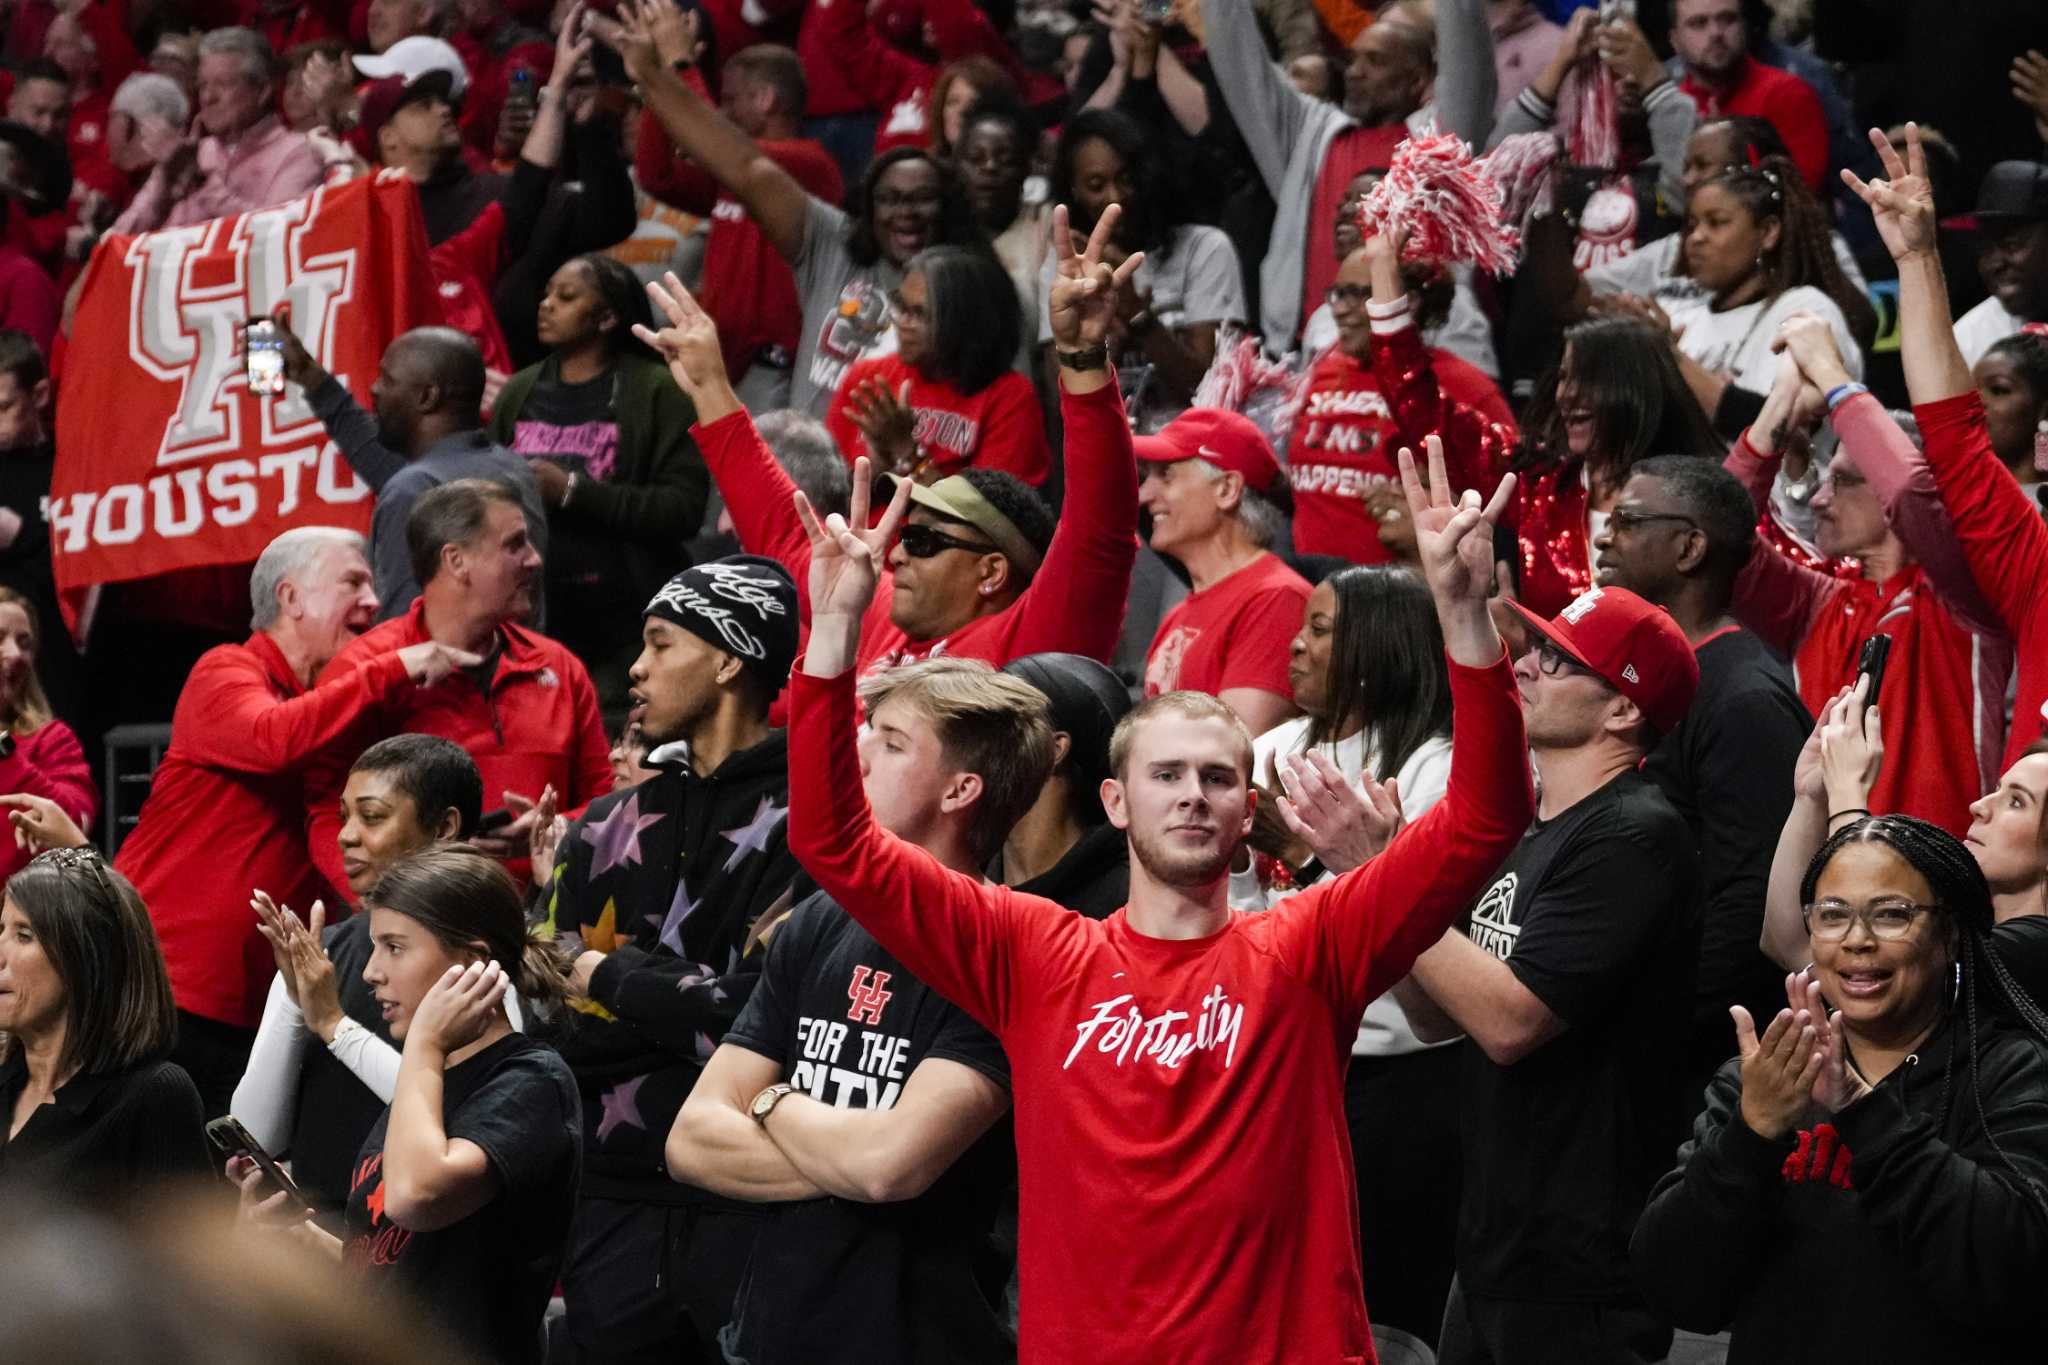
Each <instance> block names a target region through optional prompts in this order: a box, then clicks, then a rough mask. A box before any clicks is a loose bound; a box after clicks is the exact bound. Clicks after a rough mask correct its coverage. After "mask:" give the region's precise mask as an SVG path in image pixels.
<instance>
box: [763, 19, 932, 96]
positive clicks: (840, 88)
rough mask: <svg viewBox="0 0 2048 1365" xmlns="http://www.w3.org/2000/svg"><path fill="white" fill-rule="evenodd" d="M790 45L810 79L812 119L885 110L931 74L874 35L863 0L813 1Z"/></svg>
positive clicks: (919, 86)
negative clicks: (795, 49) (795, 50)
mask: <svg viewBox="0 0 2048 1365" xmlns="http://www.w3.org/2000/svg"><path fill="white" fill-rule="evenodd" d="M796 47H797V55H798V56H800V57H801V58H802V59H803V64H804V72H805V74H806V75H808V76H809V77H810V81H811V98H810V105H809V113H810V116H811V117H812V118H824V117H827V116H829V115H832V114H848V113H856V112H864V111H867V110H878V109H887V108H888V107H889V106H890V105H892V104H894V103H896V101H897V100H899V99H901V98H903V96H904V94H905V93H906V92H908V91H913V90H917V89H920V88H922V87H923V86H925V85H927V84H929V83H930V82H931V79H932V76H933V75H934V74H935V73H934V72H933V70H932V68H930V67H928V66H926V65H925V64H924V63H923V62H920V61H917V60H915V59H913V58H911V57H909V56H906V55H905V54H903V53H901V52H898V51H897V50H896V49H895V48H893V47H890V46H889V45H888V44H887V43H885V42H883V41H882V40H881V39H880V38H879V37H877V36H876V35H875V31H874V29H873V28H871V27H870V26H869V24H868V16H867V6H866V4H865V3H864V0H818V3H817V4H814V5H812V6H811V12H810V13H809V14H807V15H806V16H804V23H803V28H802V29H801V30H800V32H799V33H798V36H797V44H796Z"/></svg>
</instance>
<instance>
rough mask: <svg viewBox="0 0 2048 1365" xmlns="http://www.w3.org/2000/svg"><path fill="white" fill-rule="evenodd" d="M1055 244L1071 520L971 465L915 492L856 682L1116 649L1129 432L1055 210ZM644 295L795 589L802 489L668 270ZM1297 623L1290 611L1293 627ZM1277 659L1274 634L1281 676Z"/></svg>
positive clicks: (672, 360)
mask: <svg viewBox="0 0 2048 1365" xmlns="http://www.w3.org/2000/svg"><path fill="white" fill-rule="evenodd" d="M1117 217H1118V212H1117V211H1116V210H1115V209H1114V208H1112V209H1111V210H1109V211H1107V212H1105V213H1104V214H1103V215H1102V219H1101V221H1100V222H1099V223H1097V224H1096V228H1095V232H1094V235H1093V236H1092V237H1091V238H1090V243H1089V249H1090V250H1091V251H1093V252H1096V253H1098V255H1099V253H1100V251H1101V249H1102V247H1103V245H1104V244H1105V243H1107V242H1108V240H1109V234H1110V233H1111V232H1113V231H1114V230H1115V226H1116V220H1117ZM1053 245H1054V248H1055V250H1056V251H1058V253H1059V255H1060V261H1061V263H1060V266H1059V267H1058V269H1059V271H1060V274H1059V275H1057V276H1056V277H1055V280H1054V283H1053V291H1052V297H1051V301H1050V305H1049V306H1050V308H1051V317H1052V328H1053V337H1054V344H1055V348H1056V349H1057V350H1059V351H1060V352H1062V353H1063V358H1062V360H1061V366H1062V373H1063V374H1066V375H1068V376H1069V378H1071V379H1073V382H1068V383H1062V385H1061V386H1060V411H1061V413H1062V416H1063V419H1064V422H1065V427H1066V442H1065V447H1066V459H1067V471H1066V472H1067V496H1066V502H1065V506H1064V513H1065V514H1064V515H1063V516H1062V517H1061V518H1060V519H1059V521H1058V523H1057V524H1055V523H1054V520H1053V516H1052V513H1051V511H1050V510H1048V509H1047V508H1046V506H1045V504H1044V502H1043V501H1042V500H1040V498H1039V497H1038V495H1037V494H1036V493H1034V492H1032V491H1031V489H1030V488H1029V487H1028V486H1026V485H1025V484H1024V483H1022V482H1021V481H1020V480H1018V479H1016V478H1014V477H1012V476H1011V475H1008V474H1003V473H1000V472H996V471H990V470H970V471H968V472H967V473H965V474H957V475H954V476H953V477H951V478H947V479H941V480H940V481H939V482H938V483H935V484H933V485H931V486H930V487H928V488H927V487H922V486H919V487H915V488H913V490H912V492H911V495H910V496H911V497H912V499H913V500H914V501H915V502H916V504H917V505H916V506H915V507H914V508H913V509H912V510H911V513H910V520H909V523H908V524H907V525H906V526H905V528H904V534H903V539H902V543H901V544H899V545H898V546H897V547H896V548H895V549H893V550H891V551H890V552H889V555H888V567H889V572H888V573H887V574H885V575H884V576H883V579H882V586H881V588H880V589H879V590H878V591H877V592H876V594H875V598H874V601H873V603H872V604H870V607H869V611H868V621H867V624H866V629H865V630H864V631H863V632H862V639H861V661H860V662H861V672H862V673H863V674H866V673H869V672H872V671H875V670H877V669H881V668H887V667H889V666H891V665H893V664H898V663H908V662H910V661H912V660H915V659H922V658H927V657H930V656H934V655H939V654H949V655H953V656H956V657H959V658H967V659H986V660H987V661H988V662H990V663H992V664H996V665H998V666H1000V665H1002V664H1005V663H1008V662H1009V661H1010V660H1012V659H1016V658H1021V657H1022V656H1024V655H1026V654H1043V653H1055V652H1058V653H1068V654H1083V655H1086V656H1087V657H1089V658H1091V659H1097V660H1106V659H1107V658H1108V657H1109V653H1110V651H1111V650H1112V649H1114V648H1115V646H1116V638H1117V632H1118V630H1119V629H1120V628H1121V627H1122V625H1123V606H1124V599H1125V598H1126V597H1127V596H1128V595H1129V593H1130V587H1131V565H1132V563H1133V562H1134V561H1135V560H1136V559H1137V554H1138V545H1137V538H1136V528H1137V523H1138V496H1137V494H1138V488H1137V478H1136V467H1135V465H1134V464H1133V462H1132V458H1131V429H1130V425H1129V424H1128V423H1127V422H1126V421H1125V420H1124V408H1123V399H1122V397H1121V396H1120V395H1119V394H1118V392H1117V386H1116V385H1115V384H1114V383H1113V382H1110V381H1111V380H1113V379H1114V377H1115V376H1114V374H1113V373H1112V371H1111V370H1110V368H1109V359H1108V352H1107V350H1106V349H1105V348H1104V347H1102V346H1101V345H1100V344H1099V343H1100V337H1095V338H1094V339H1093V340H1084V337H1083V332H1082V330H1081V316H1080V314H1079V312H1078V311H1077V309H1076V304H1077V303H1078V302H1081V301H1085V300H1086V299H1087V298H1088V297H1089V295H1088V294H1087V293H1086V292H1085V290H1083V289H1082V288H1081V287H1080V284H1079V281H1080V279H1081V275H1080V268H1081V267H1080V262H1081V259H1082V258H1080V257H1077V256H1076V255H1075V254H1074V249H1073V243H1072V241H1071V239H1070V238H1069V237H1068V236H1067V225H1066V217H1065V211H1064V210H1056V211H1055V214H1054V228H1053ZM1144 259H1145V256H1144V253H1143V252H1138V253H1135V254H1133V255H1132V256H1131V257H1129V258H1128V259H1127V260H1126V261H1125V262H1124V264H1123V265H1121V266H1118V267H1117V275H1118V277H1119V279H1127V278H1129V275H1130V273H1131V272H1132V271H1134V270H1135V269H1136V268H1137V267H1136V265H1135V264H1133V263H1134V262H1142V261H1143V260H1144ZM648 293H649V294H650V295H651V296H653V298H654V300H655V302H656V303H657V304H658V305H659V306H660V308H661V309H662V310H663V311H664V312H665V313H666V314H667V316H668V320H669V323H670V325H669V326H668V327H665V328H663V329H662V330H661V331H660V332H658V333H656V332H645V333H642V334H641V340H643V341H645V342H647V344H649V345H650V346H654V347H655V348H657V349H658V350H659V351H661V353H662V354H663V356H664V357H666V359H667V360H668V366H669V373H670V374H671V375H673V376H675V380H676V383H677V384H678V385H680V386H681V387H682V389H683V391H684V392H685V393H687V394H689V396H690V401H691V402H693V403H695V404H696V405H697V425H696V426H695V427H693V428H692V429H691V435H693V436H695V437H696V439H697V448H698V449H699V450H701V451H703V452H704V462H705V463H706V464H707V465H709V466H710V467H711V476H712V477H713V478H714V479H716V480H717V481H718V488H719V491H720V492H721V493H723V494H724V495H725V505H726V510H727V511H728V512H729V513H730V514H731V516H732V521H733V526H734V528H735V529H736V530H737V531H738V533H739V538H740V545H741V546H742V548H744V549H745V550H746V551H747V553H749V554H757V555H766V556H768V557H769V558H771V559H779V560H781V561H782V562H783V564H784V565H785V566H787V567H788V568H789V570H790V574H791V576H792V577H794V578H796V579H797V581H798V582H802V581H803V575H804V574H805V573H807V572H809V563H810V555H809V549H808V544H809V542H808V540H807V539H806V537H805V535H804V530H803V525H802V523H801V522H799V521H798V520H797V516H796V513H795V511H794V510H793V508H792V504H791V502H790V497H791V495H792V494H793V493H795V491H796V485H795V484H793V483H792V482H790V478H789V475H788V474H787V473H785V472H784V471H783V468H782V466H781V465H780V464H778V463H776V460H775V457H774V455H772V454H770V453H769V450H768V447H767V446H765V445H763V444H762V442H761V438H760V436H759V434H757V433H756V432H755V430H754V423H753V420H752V419H751V418H750V417H748V416H747V412H746V409H745V408H743V407H742V406H741V405H740V401H739V397H738V395H737V394H735V393H734V392H733V387H732V383H731V381H730V380H729V379H728V378H727V377H726V373H725V369H724V362H723V359H722V356H721V354H720V348H719V341H718V329H717V327H716V326H714V325H713V324H712V321H711V318H710V316H709V315H708V314H706V313H705V311H704V310H703V309H702V308H701V307H699V306H698V304H697V302H696V301H695V300H694V299H693V298H691V297H690V294H689V291H688V290H686V289H684V288H683V286H682V284H681V282H679V281H678V280H677V279H676V278H675V276H673V275H671V276H669V277H668V282H667V283H666V285H650V286H649V287H648ZM1076 376H1086V379H1085V381H1084V380H1082V379H1079V378H1076ZM1098 381H1100V382H1098ZM1269 456H1270V452H1269ZM1306 591H1307V590H1306V589H1305V588H1304V589H1303V592H1304V594H1306ZM1299 617H1300V613H1299V611H1298V610H1297V612H1296V617H1295V620H1294V622H1293V623H1292V624H1290V626H1289V627H1288V629H1289V632H1290V633H1291V632H1292V630H1293V626H1294V625H1298V624H1299ZM1285 653H1286V649H1285V643H1284V637H1283V643H1282V646H1281V654H1282V655H1283V658H1282V660H1281V668H1282V670H1283V673H1284V670H1285V667H1286V660H1285V658H1284V655H1285Z"/></svg>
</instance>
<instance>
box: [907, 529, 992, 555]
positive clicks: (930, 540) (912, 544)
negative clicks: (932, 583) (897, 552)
mask: <svg viewBox="0 0 2048 1365" xmlns="http://www.w3.org/2000/svg"><path fill="white" fill-rule="evenodd" d="M901 543H902V545H903V553H905V554H907V555H909V556H910V557H911V558H912V559H930V558H931V557H932V556H933V555H939V554H944V553H945V552H946V551H948V550H965V551H967V552H968V553H969V554H976V555H992V554H996V553H998V551H997V549H996V547H995V546H993V545H982V544H979V543H977V542H975V541H972V540H962V539H960V538H959V537H958V536H949V535H947V534H946V533H945V532H944V531H941V530H939V529H937V528H936V527H932V526H926V525H924V524H923V523H921V522H915V521H907V522H905V523H904V524H903V532H902V542H901Z"/></svg>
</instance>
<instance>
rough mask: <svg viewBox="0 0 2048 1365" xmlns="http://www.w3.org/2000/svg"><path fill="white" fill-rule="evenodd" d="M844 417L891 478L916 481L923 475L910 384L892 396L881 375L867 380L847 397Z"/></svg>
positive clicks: (900, 388)
mask: <svg viewBox="0 0 2048 1365" xmlns="http://www.w3.org/2000/svg"><path fill="white" fill-rule="evenodd" d="M846 415H847V416H848V417H850V418H852V419H853V424H854V426H856V427H858V428H859V429H860V434H861V438H862V439H863V440H864V441H866V442H867V447H868V454H870V455H872V456H873V457H874V459H875V463H877V464H878V465H880V466H881V467H882V468H884V469H886V470H888V471H889V472H890V473H891V474H906V475H909V476H910V477H912V478H916V477H917V476H918V475H919V474H921V473H922V472H923V466H922V465H921V462H920V461H919V460H918V458H917V412H916V410H915V409H913V408H912V407H911V406H910V381H909V380H908V379H906V380H904V381H903V383H902V384H901V385H899V386H898V387H897V388H896V389H895V390H894V391H893V392H892V391H891V390H890V388H889V385H888V382H887V381H886V380H884V379H883V378H882V377H881V376H880V375H872V376H870V377H869V378H868V379H867V380H866V382H864V383H862V384H860V385H858V386H857V387H856V388H855V389H854V390H853V391H852V392H851V393H849V394H847V396H846Z"/></svg>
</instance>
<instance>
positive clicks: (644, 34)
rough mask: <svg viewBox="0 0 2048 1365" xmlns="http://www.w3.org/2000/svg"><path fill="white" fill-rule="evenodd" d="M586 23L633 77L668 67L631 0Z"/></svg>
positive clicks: (644, 17) (649, 27)
mask: <svg viewBox="0 0 2048 1365" xmlns="http://www.w3.org/2000/svg"><path fill="white" fill-rule="evenodd" d="M584 27H586V28H587V29H589V31H590V32H591V34H592V35H593V36H595V37H596V39H597V40H598V41H599V42H601V43H603V44H604V45H605V46H606V47H608V48H610V49H611V50H612V51H614V52H616V53H618V54H619V60H620V62H622V63H623V64H624V65H625V68H626V74H627V75H629V76H631V77H632V78H633V79H634V80H636V81H641V82H644V81H646V80H647V79H648V78H650V77H652V76H655V75H658V74H659V73H661V72H663V71H665V70H666V69H667V68H666V67H664V66H663V65H662V60H661V49H660V48H659V47H658V46H656V44H655V40H654V29H653V27H652V25H651V23H650V20H649V17H648V16H647V15H646V14H645V13H644V12H643V11H642V10H640V9H637V8H635V7H634V6H633V5H632V4H631V3H626V4H621V5H620V6H619V7H618V9H617V10H616V11H615V12H613V13H612V14H598V13H595V12H593V13H592V14H591V15H590V16H589V17H588V18H587V19H585V20H584ZM650 287H651V286H650Z"/></svg>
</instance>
